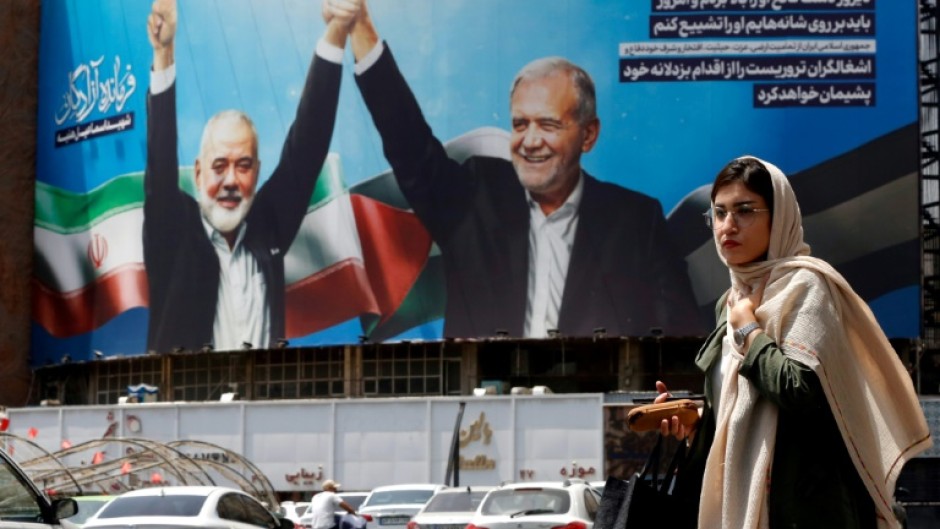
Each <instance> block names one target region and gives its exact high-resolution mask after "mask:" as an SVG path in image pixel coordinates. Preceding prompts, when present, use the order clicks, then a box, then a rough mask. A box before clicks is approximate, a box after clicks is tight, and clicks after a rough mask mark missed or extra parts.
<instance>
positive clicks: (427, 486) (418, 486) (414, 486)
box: [338, 483, 444, 496]
mask: <svg viewBox="0 0 940 529" xmlns="http://www.w3.org/2000/svg"><path fill="white" fill-rule="evenodd" d="M443 487H444V485H440V484H434V483H410V484H404V485H382V486H380V487H375V488H374V489H372V492H386V491H390V490H435V489H440V488H443ZM338 494H340V495H341V496H342V494H343V493H342V492H339V493H338Z"/></svg>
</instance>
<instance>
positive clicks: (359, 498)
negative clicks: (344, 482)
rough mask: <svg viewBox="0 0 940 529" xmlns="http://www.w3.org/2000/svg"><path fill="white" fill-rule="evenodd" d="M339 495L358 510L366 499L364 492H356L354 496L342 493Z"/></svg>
mask: <svg viewBox="0 0 940 529" xmlns="http://www.w3.org/2000/svg"><path fill="white" fill-rule="evenodd" d="M339 497H340V498H342V499H343V501H345V502H346V503H348V504H349V505H350V506H351V507H352V508H353V509H355V510H357V511H358V510H359V506H360V505H362V502H364V501H366V497H365V495H363V494H356V495H353V496H344V495H342V494H340V495H339Z"/></svg>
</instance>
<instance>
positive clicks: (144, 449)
mask: <svg viewBox="0 0 940 529" xmlns="http://www.w3.org/2000/svg"><path fill="white" fill-rule="evenodd" d="M0 448H2V449H3V450H5V451H6V452H7V453H8V454H10V456H12V457H13V458H14V459H16V462H17V463H18V464H19V465H20V467H22V468H23V470H24V471H25V472H26V473H27V474H28V475H29V477H30V479H32V480H33V482H34V483H36V484H37V485H38V486H39V487H40V488H41V489H43V490H44V491H46V493H47V494H49V496H52V497H71V496H81V495H87V494H115V495H116V494H121V493H123V492H126V491H128V490H133V489H139V488H144V487H159V486H164V485H222V486H228V487H232V488H236V489H241V490H243V491H245V492H247V493H248V494H251V495H252V496H254V497H255V498H257V499H258V501H261V502H262V503H264V504H265V505H267V507H268V508H269V509H271V510H272V511H274V510H276V509H277V508H278V501H277V495H276V494H275V492H274V487H273V486H272V485H271V482H270V481H269V480H268V478H267V477H266V476H265V475H264V473H263V472H262V471H261V470H260V469H259V468H258V467H257V466H255V465H254V464H253V463H252V462H251V461H249V460H247V459H245V458H244V457H242V456H241V455H240V454H238V453H236V452H233V451H231V450H228V449H226V448H223V447H221V446H218V445H215V444H212V443H207V442H205V441H188V440H182V441H172V442H169V443H160V442H157V441H152V440H149V439H140V438H126V437H125V438H119V437H105V438H102V439H95V440H92V441H86V442H84V443H80V444H77V445H74V446H66V447H63V448H62V449H61V450H59V451H57V452H48V451H46V450H44V449H43V448H42V447H40V446H39V445H38V444H36V443H34V442H33V441H31V440H29V439H26V438H23V437H19V436H16V435H12V434H9V433H0ZM194 450H199V451H201V453H212V454H214V455H217V456H218V457H217V458H205V457H194V456H192V455H191V454H193V453H198V452H193V451H194Z"/></svg>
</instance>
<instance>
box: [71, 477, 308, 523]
mask: <svg viewBox="0 0 940 529" xmlns="http://www.w3.org/2000/svg"><path fill="white" fill-rule="evenodd" d="M134 527H160V528H170V529H172V528H177V527H179V528H182V527H193V528H217V527H228V528H230V529H259V528H261V529H294V523H293V522H291V521H290V520H288V519H286V518H278V517H277V516H275V515H274V514H272V513H271V512H269V511H268V510H267V509H265V508H264V506H263V505H262V504H261V502H259V501H258V500H256V499H255V498H254V497H252V496H250V495H248V494H246V493H244V492H242V491H240V490H235V489H230V488H228V487H154V488H147V489H139V490H132V491H130V492H125V493H124V494H122V495H120V496H118V497H117V498H114V499H113V500H111V503H108V504H107V505H105V506H104V507H103V508H102V509H101V510H100V511H98V512H97V513H95V515H94V516H92V517H91V518H89V519H88V521H86V522H85V525H84V527H83V529H92V528H102V529H103V528H107V529H119V528H134Z"/></svg>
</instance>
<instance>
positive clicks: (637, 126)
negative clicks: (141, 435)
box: [31, 0, 921, 366]
mask: <svg viewBox="0 0 940 529" xmlns="http://www.w3.org/2000/svg"><path fill="white" fill-rule="evenodd" d="M357 16H358V17H360V18H359V19H357V20H356V21H352V22H350V21H349V20H346V19H345V18H344V16H338V15H337V16H334V15H332V14H330V12H329V11H328V10H324V9H322V8H321V3H320V2H319V1H301V0H198V1H197V0H178V1H171V0H158V1H156V2H154V1H152V0H48V1H45V2H43V5H42V20H41V33H40V35H41V42H40V78H39V83H40V90H39V116H38V140H37V141H38V148H37V168H36V170H37V173H36V174H37V184H36V198H35V200H36V214H35V256H36V259H35V263H36V264H35V271H34V280H33V330H32V340H33V356H32V360H31V362H32V363H33V365H35V366H40V365H43V364H44V363H46V362H47V361H55V359H58V358H60V357H61V356H62V355H63V354H65V353H68V354H69V355H70V356H71V358H72V359H88V358H94V355H95V352H96V351H97V352H99V353H101V354H103V355H104V356H114V355H125V356H126V355H136V354H144V353H146V352H147V351H155V352H170V351H173V350H181V349H189V350H196V349H200V348H202V347H203V346H204V345H205V344H212V345H213V347H214V348H215V350H234V349H241V348H242V347H244V346H246V344H247V346H250V347H256V348H258V347H273V346H274V345H275V344H276V343H277V341H278V340H281V339H284V340H289V342H290V344H291V345H292V346H303V345H324V344H343V343H357V342H359V341H361V340H369V341H372V342H381V341H396V340H404V339H409V340H418V339H422V340H436V339H442V338H445V337H448V338H480V337H489V336H494V335H497V334H499V335H503V334H505V335H508V336H511V337H531V338H540V337H546V336H549V335H553V334H554V333H555V331H556V330H557V332H560V333H561V334H562V335H566V336H582V335H590V334H591V333H592V332H593V331H594V330H595V329H598V328H603V329H604V330H605V331H606V333H607V334H608V335H620V336H645V335H648V334H650V333H657V334H658V333H659V332H660V331H661V332H662V333H663V334H665V335H667V336H704V335H705V334H707V331H708V330H709V327H710V326H711V324H712V322H711V321H710V319H711V318H712V316H711V314H712V310H713V309H712V307H713V305H714V303H715V301H716V300H717V299H718V298H719V297H720V296H721V294H722V293H723V292H724V291H725V290H727V288H728V286H729V277H728V272H727V269H726V268H725V267H724V266H723V265H722V264H721V261H720V260H719V259H718V257H717V254H716V251H715V245H714V243H713V241H712V232H711V231H710V230H709V229H708V228H707V227H706V226H705V223H704V222H703V218H702V216H701V214H702V212H703V211H705V210H706V209H707V208H708V206H709V188H710V184H711V182H712V180H713V179H714V177H715V175H716V174H717V173H718V171H719V170H720V169H721V168H722V167H723V166H724V165H725V164H726V163H727V162H728V161H730V160H732V159H734V158H736V157H738V156H741V155H754V156H758V157H760V158H763V159H765V160H769V161H771V162H773V163H774V164H776V165H777V166H779V167H780V168H781V169H782V170H783V171H784V172H785V173H786V174H787V175H788V176H789V178H790V180H791V182H792V184H793V188H794V190H795V192H796V194H797V197H798V199H799V202H800V206H801V209H802V213H803V216H804V227H805V234H806V235H805V236H806V240H807V242H808V243H809V244H810V246H811V247H812V251H813V255H816V256H818V257H821V258H823V259H826V260H827V261H829V262H831V263H832V264H833V265H834V266H835V267H836V268H837V269H838V270H839V271H840V272H842V274H844V275H845V276H846V278H847V279H848V280H849V282H850V283H851V284H852V285H853V287H854V288H855V289H856V290H857V291H858V292H859V294H860V295H861V296H862V297H863V298H864V299H865V301H867V302H868V303H869V305H870V306H871V308H872V310H873V312H874V313H875V315H876V317H877V318H878V320H879V322H880V323H881V325H882V327H883V328H884V330H885V332H886V334H887V335H888V336H889V337H898V338H903V337H916V336H918V335H919V334H920V310H921V309H920V242H919V227H918V195H919V180H918V169H919V162H918V156H919V155H918V152H919V150H918V138H919V132H918V92H917V48H916V46H917V8H916V3H911V2H887V1H884V0H880V1H876V0H828V1H820V0H642V1H627V0H618V1H607V0H514V1H512V2H507V1H501V0H476V1H473V2H470V1H465V0H371V1H368V0H367V2H366V8H365V11H363V12H360V13H359V14H358V15H357ZM350 33H351V34H350ZM551 68H567V69H568V70H567V71H572V72H576V73H577V74H576V76H577V78H578V79H579V81H578V83H577V91H574V92H570V91H567V89H566V87H567V85H564V86H562V85H551V84H550V83H549V82H547V81H545V82H541V83H534V82H528V81H527V80H528V79H530V78H532V76H534V77H536V78H538V76H540V75H542V76H543V78H545V79H548V78H550V76H548V77H546V76H544V75H543V74H542V73H539V72H540V71H544V70H546V69H551ZM573 75H574V74H573ZM591 87H592V88H591ZM591 89H593V92H594V96H595V97H594V99H593V104H590V105H586V104H584V103H583V102H584V101H586V100H589V99H590V98H587V96H585V94H588V93H590V91H591ZM573 102H577V103H578V104H579V105H580V106H578V107H577V108H578V113H577V115H575V114H573V113H572V114H571V115H568V113H566V112H567V111H564V112H561V111H559V112H560V113H558V116H560V117H558V118H557V119H554V118H553V119H547V118H546V117H545V116H546V115H549V114H550V113H551V112H550V111H552V110H558V109H567V108H569V107H568V106H566V105H569V106H570V107H571V108H574V103H573ZM588 107H590V108H588ZM546 112H548V113H546ZM579 167H580V170H578V168H579ZM572 168H573V169H574V170H573V171H572V170H571V169H572ZM566 174H574V175H580V176H579V177H578V176H576V177H575V179H573V180H570V185H568V184H567V183H565V182H566V181H565V180H564V177H563V176H560V175H566ZM566 186H567V187H566ZM562 188H563V189H565V192H564V194H563V195H561V197H562V199H561V200H559V201H557V202H555V203H551V204H549V202H550V201H548V200H547V199H546V197H549V198H553V197H554V196H555V195H553V193H554V192H555V190H556V189H562Z"/></svg>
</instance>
